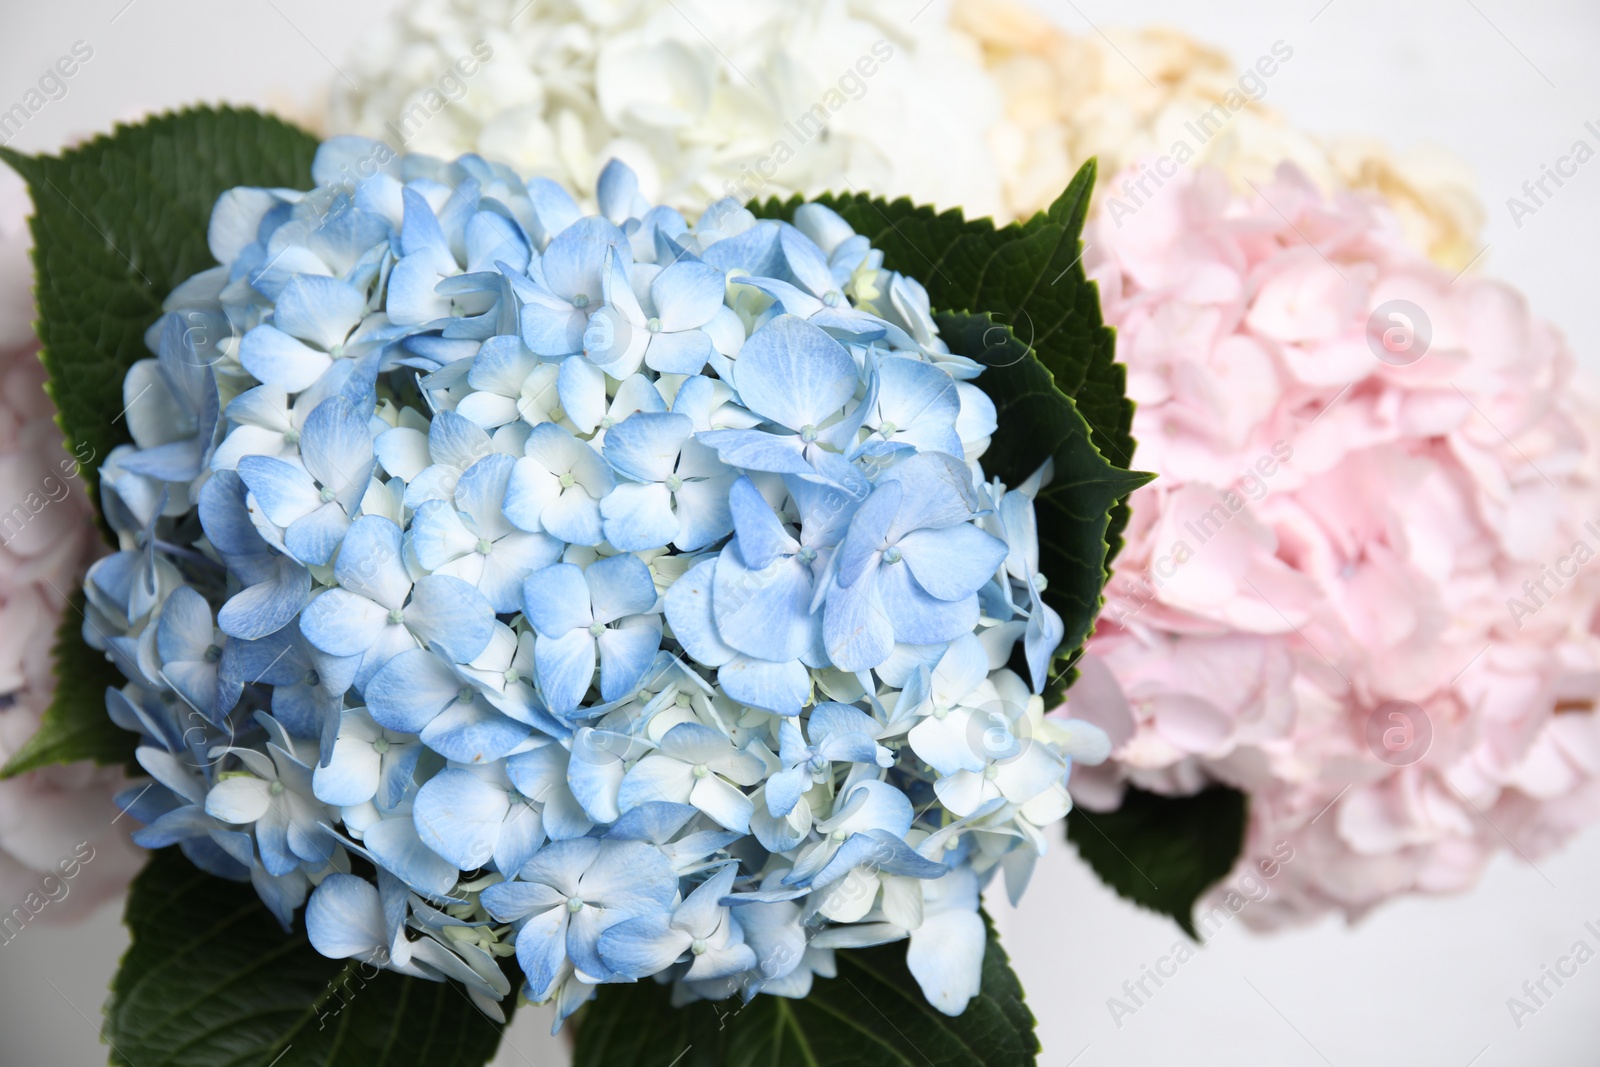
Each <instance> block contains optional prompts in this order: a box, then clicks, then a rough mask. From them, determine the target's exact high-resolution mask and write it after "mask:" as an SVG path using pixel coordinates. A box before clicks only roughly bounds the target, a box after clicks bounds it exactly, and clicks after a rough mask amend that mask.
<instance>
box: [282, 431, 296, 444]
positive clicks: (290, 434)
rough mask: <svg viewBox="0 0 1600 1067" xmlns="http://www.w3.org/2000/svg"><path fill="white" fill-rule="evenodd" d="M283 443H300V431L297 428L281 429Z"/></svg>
mask: <svg viewBox="0 0 1600 1067" xmlns="http://www.w3.org/2000/svg"><path fill="white" fill-rule="evenodd" d="M283 443H284V444H286V445H297V444H299V443H300V431H299V430H285V431H283Z"/></svg>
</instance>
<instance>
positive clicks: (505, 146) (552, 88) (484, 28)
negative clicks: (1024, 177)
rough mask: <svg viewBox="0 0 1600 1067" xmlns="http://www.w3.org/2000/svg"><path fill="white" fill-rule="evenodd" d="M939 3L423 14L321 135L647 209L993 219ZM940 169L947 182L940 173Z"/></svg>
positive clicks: (505, 2)
mask: <svg viewBox="0 0 1600 1067" xmlns="http://www.w3.org/2000/svg"><path fill="white" fill-rule="evenodd" d="M948 24H949V12H948V4H947V3H946V0H934V2H933V3H931V4H925V2H924V0H850V2H846V0H821V2H817V0H807V2H804V3H796V2H794V0H748V2H744V3H740V4H726V3H712V2H711V0H676V2H674V3H663V2H661V0H540V2H538V3H535V4H533V5H527V4H526V0H486V2H475V0H423V2H420V3H411V4H407V5H406V6H405V8H404V9H403V10H402V12H401V13H400V15H399V16H398V17H397V19H396V20H395V21H393V22H390V23H388V24H386V25H385V26H384V27H383V28H382V30H381V31H380V33H379V35H378V36H377V37H375V38H374V39H373V40H372V41H371V42H370V43H369V44H368V45H367V46H366V47H364V48H363V50H362V52H361V53H360V54H359V55H358V56H357V58H356V61H355V63H354V64H353V65H351V66H350V67H348V68H347V71H348V73H349V74H350V76H351V79H352V80H353V81H354V82H355V86H356V87H354V88H352V87H351V86H350V85H348V84H346V83H345V82H344V81H342V80H341V81H339V82H337V83H336V84H335V86H334V91H333V100H332V109H331V113H330V128H331V130H332V131H333V132H337V133H345V132H351V133H362V134H366V135H369V136H374V137H380V138H383V139H385V140H387V141H388V142H389V143H390V144H391V145H393V146H394V147H395V148H396V149H402V148H403V149H405V150H408V151H413V152H427V153H434V154H438V155H441V156H446V157H452V156H455V155H457V154H459V153H462V152H478V153H481V154H482V155H483V156H485V157H486V158H489V159H493V160H498V161H502V162H505V163H509V164H511V165H512V166H515V167H517V168H518V169H520V170H521V171H523V172H524V173H528V174H536V175H542V176H545V177H549V178H553V179H555V180H556V181H558V182H560V183H561V184H562V185H564V186H566V187H567V188H568V189H570V190H572V191H574V192H578V191H580V190H581V191H584V192H587V191H588V190H590V189H593V188H594V183H595V180H596V179H597V177H598V176H599V172H600V168H601V166H602V165H603V164H604V163H605V161H606V160H608V159H611V158H618V159H622V160H624V161H626V162H627V163H628V164H629V165H630V166H631V167H633V169H634V170H635V171H636V172H637V173H638V175H639V178H640V192H641V194H642V195H643V196H644V197H645V198H646V199H648V200H650V201H651V202H658V203H666V204H670V205H673V206H676V207H680V208H694V209H696V210H698V207H699V206H703V205H704V204H705V203H707V202H709V201H714V200H717V199H720V198H722V197H725V196H736V197H739V198H741V199H748V198H750V197H754V196H762V197H765V196H788V195H790V194H792V193H796V192H800V193H805V194H807V195H815V194H818V193H822V192H829V191H832V192H844V193H848V192H851V191H853V190H871V191H872V192H873V193H875V194H878V195H889V196H901V195H904V196H909V197H911V198H912V199H913V200H915V201H917V202H919V203H932V204H936V205H938V206H940V207H955V206H960V207H963V208H965V209H966V210H967V212H968V213H969V214H1004V209H1005V201H1004V198H1003V195H1002V182H1001V177H1000V173H999V170H998V168H997V167H996V166H995V164H994V162H993V159H992V156H991V154H990V152H989V149H988V140H987V131H989V130H990V129H991V128H992V127H993V126H994V125H995V123H996V122H997V121H998V120H999V117H1000V113H1001V107H1002V103H1001V96H1000V91H999V89H998V87H997V86H996V84H995V82H994V81H993V80H992V79H991V78H990V77H989V76H988V75H987V74H986V73H985V72H984V70H983V66H982V63H981V59H980V55H979V50H978V47H977V45H976V43H975V42H973V41H972V40H971V39H969V38H967V37H963V36H959V35H956V34H953V33H952V32H951V31H950V30H949V28H948ZM952 160H960V162H961V165H960V166H952V165H951V161H952Z"/></svg>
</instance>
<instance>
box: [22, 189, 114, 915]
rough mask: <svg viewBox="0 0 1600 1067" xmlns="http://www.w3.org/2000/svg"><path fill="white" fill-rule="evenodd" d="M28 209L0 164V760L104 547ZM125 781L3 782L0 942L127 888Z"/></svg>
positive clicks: (27, 721) (44, 777) (43, 775)
mask: <svg viewBox="0 0 1600 1067" xmlns="http://www.w3.org/2000/svg"><path fill="white" fill-rule="evenodd" d="M28 211H29V206H28V198H27V193H26V191H25V189H24V187H23V185H22V182H21V180H20V179H18V178H17V176H16V175H15V174H14V173H12V172H11V171H10V170H9V169H6V168H4V167H0V763H4V762H5V761H6V760H7V759H9V758H10V757H11V755H12V754H13V753H15V752H16V751H17V750H18V749H19V748H21V747H22V745H23V744H24V743H25V742H26V741H27V740H28V739H29V738H30V737H31V736H32V735H33V733H34V731H35V730H37V729H38V727H39V719H40V716H41V715H42V714H43V713H44V709H45V708H46V707H47V706H48V704H49V702H50V696H51V692H52V690H53V689H54V688H55V680H54V678H53V676H52V674H51V644H52V641H53V638H54V635H55V631H56V627H57V625H58V623H59V622H60V616H61V611H62V609H63V607H64V605H65V596H66V594H67V593H70V592H71V591H72V590H73V589H75V588H76V587H77V585H78V583H79V581H80V579H81V578H82V575H83V570H84V568H85V567H86V566H87V564H88V563H89V561H90V560H91V559H92V558H93V557H94V556H95V555H97V554H99V553H100V552H103V551H104V545H103V544H102V543H101V540H100V538H99V536H98V535H97V534H96V532H95V529H94V526H93V522H92V518H91V515H92V512H91V509H90V506H89V499H88V497H87V495H86V494H85V493H84V490H83V486H82V484H81V483H80V482H79V481H78V480H77V479H76V477H75V476H72V475H71V474H69V472H72V471H73V470H74V466H73V464H72V462H71V460H70V458H69V457H68V455H67V453H66V451H65V450H64V449H63V448H62V445H61V430H60V428H59V427H57V426H56V425H55V421H54V415H55V408H54V405H53V404H51V403H50V398H49V397H48V396H46V395H45V392H44V379H45V375H44V368H43V367H42V366H41V365H40V363H39V358H38V344H37V341H36V339H35V337H34V333H33V299H32V286H33V269H32V265H31V264H30V263H29V261H28V236H27V230H26V224H25V219H26V216H27V214H28ZM123 784H124V780H123V778H122V775H121V773H120V772H118V771H116V770H114V769H97V768H95V767H92V766H89V765H88V764H71V765H68V766H64V767H52V768H49V769H47V770H41V771H34V772H32V773H29V774H25V775H21V776H19V777H17V778H13V779H10V780H7V781H0V941H9V940H11V939H12V938H14V937H16V936H19V935H20V933H21V931H22V929H23V927H24V926H25V925H26V924H27V923H30V922H32V921H34V920H35V919H37V920H38V921H40V922H51V921H54V922H59V921H62V920H67V919H74V918H79V917H82V916H83V915H85V914H87V913H88V912H89V911H90V910H92V909H93V907H94V906H95V905H98V904H99V903H101V902H103V901H105V900H107V899H109V898H110V897H112V896H114V895H116V894H118V893H120V892H121V891H122V890H123V888H124V887H125V886H126V885H127V882H128V879H129V878H131V877H132V876H133V873H134V872H135V871H137V870H138V867H139V864H140V863H141V862H142V859H143V857H142V856H141V855H140V854H139V851H138V850H137V849H135V848H134V847H133V846H132V845H131V844H130V843H129V842H128V841H127V838H126V830H127V822H126V821H125V820H124V821H121V822H120V823H117V822H114V820H116V819H117V816H118V812H117V809H116V807H115V806H114V805H113V804H112V801H111V797H112V794H113V793H114V792H115V791H116V789H117V788H118V787H120V786H121V785H123Z"/></svg>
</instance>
